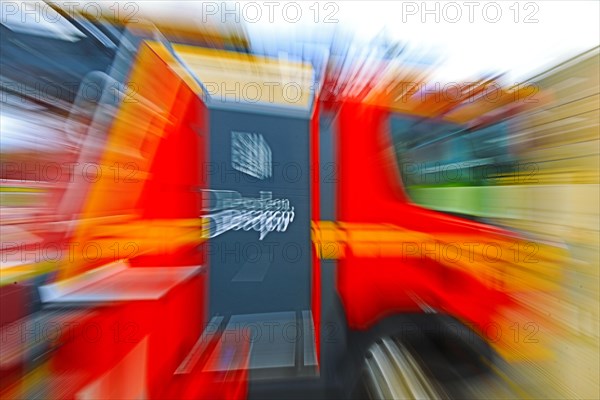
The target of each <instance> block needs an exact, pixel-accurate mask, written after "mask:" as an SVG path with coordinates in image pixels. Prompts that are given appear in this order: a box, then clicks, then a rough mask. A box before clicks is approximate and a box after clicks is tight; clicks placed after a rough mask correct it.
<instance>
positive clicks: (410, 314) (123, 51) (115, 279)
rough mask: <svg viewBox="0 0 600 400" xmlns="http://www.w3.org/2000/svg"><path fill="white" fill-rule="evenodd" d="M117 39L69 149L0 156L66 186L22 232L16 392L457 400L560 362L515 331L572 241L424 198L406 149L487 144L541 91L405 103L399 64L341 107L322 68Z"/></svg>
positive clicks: (12, 230)
mask: <svg viewBox="0 0 600 400" xmlns="http://www.w3.org/2000/svg"><path fill="white" fill-rule="evenodd" d="M96 35H98V34H96ZM107 36H109V35H108V34H107ZM96 37H98V36H96ZM119 37H120V40H119V41H118V43H116V44H115V46H116V47H115V49H114V57H113V58H112V61H111V63H109V64H110V67H107V68H106V69H103V70H98V71H91V72H89V73H87V74H86V75H85V77H84V78H83V79H82V81H81V83H80V84H79V86H78V91H77V96H76V98H75V100H74V102H73V105H72V106H71V107H70V108H69V110H68V111H69V113H68V115H65V117H64V125H63V126H58V127H57V126H48V128H49V129H53V130H55V131H57V132H58V133H57V134H58V135H62V136H61V137H63V138H66V140H67V141H68V143H69V144H70V147H69V148H68V149H62V150H60V151H58V150H56V149H53V150H51V151H49V154H52V155H51V156H48V157H54V158H47V159H45V160H44V162H43V163H42V164H38V165H37V166H36V165H33V164H28V165H27V166H26V167H24V166H23V164H24V163H25V164H27V162H28V161H23V160H29V159H30V158H27V157H29V156H30V155H29V154H25V155H22V154H21V155H18V154H17V155H15V156H14V157H13V158H7V159H6V162H3V164H4V166H3V171H2V173H3V176H2V178H3V179H4V180H10V181H11V182H13V183H14V184H15V185H18V182H19V181H20V182H21V183H22V182H23V181H24V180H26V179H27V178H25V179H24V178H23V173H24V170H25V169H26V170H27V171H29V173H31V171H34V173H38V174H42V172H41V171H45V172H43V174H45V175H44V176H45V177H48V176H49V175H48V174H50V172H48V171H49V167H48V165H50V164H49V163H51V162H52V163H55V164H56V165H57V166H58V167H57V168H58V169H57V172H56V174H58V173H59V172H60V176H61V177H62V179H61V182H60V185H59V184H54V185H51V184H47V186H53V189H52V190H51V191H50V192H49V195H48V197H49V198H50V200H51V201H50V202H49V203H48V204H50V205H51V210H50V211H49V212H46V213H44V212H41V211H40V212H38V213H37V214H35V215H34V216H33V217H34V218H35V219H34V221H35V224H29V225H27V224H25V225H4V223H3V246H2V257H3V259H2V262H3V268H2V285H3V286H2V296H3V302H2V314H3V321H2V338H3V339H2V340H3V346H2V347H3V351H2V353H3V355H2V371H3V378H2V387H1V390H2V393H3V394H2V397H3V398H5V396H6V398H25V397H27V398H28V397H36V396H38V397H48V398H79V399H91V398H156V399H160V398H211V399H212V398H228V399H229V398H246V397H248V396H250V397H289V396H290V394H293V393H297V395H298V396H300V397H305V396H306V395H307V394H312V395H316V396H320V397H326V396H330V397H354V396H356V397H361V396H364V395H368V396H370V397H373V398H403V397H407V396H413V397H414V396H416V397H431V398H437V397H461V396H467V395H468V394H467V393H465V392H463V391H461V390H463V389H461V387H460V385H458V384H457V382H460V380H461V379H471V378H472V379H476V377H477V376H478V375H480V374H490V371H492V370H495V371H499V370H503V368H504V367H503V365H504V364H503V363H505V362H506V361H508V360H513V359H518V358H523V357H524V356H527V357H538V356H539V357H544V356H545V353H544V351H545V349H544V346H543V343H542V342H539V343H538V342H537V340H538V339H539V337H541V335H542V334H543V332H539V333H537V332H533V330H532V331H530V332H529V333H530V334H531V333H532V332H533V334H532V336H531V341H530V342H525V343H526V344H527V345H526V346H524V345H523V342H522V341H518V342H515V341H514V340H512V339H513V336H512V333H511V332H512V331H511V327H513V329H514V326H515V324H518V326H520V327H525V329H528V328H527V327H528V326H529V325H527V324H528V323H529V324H531V319H529V316H530V314H529V311H530V310H529V309H528V307H527V300H528V298H529V297H528V296H530V295H531V294H532V293H537V292H539V291H548V292H551V291H553V290H556V284H555V282H556V280H557V276H559V275H560V261H561V259H562V258H563V257H564V253H565V251H564V248H562V247H560V246H556V245H555V244H551V243H548V242H545V241H541V240H536V239H534V238H531V237H528V236H525V235H524V234H521V233H518V232H516V231H514V230H509V229H505V228H501V227H498V226H494V225H490V224H486V223H484V222H482V221H474V220H469V219H466V218H464V217H461V216H458V215H452V214H450V213H442V212H439V211H433V210H430V209H426V208H424V207H422V206H419V205H416V204H415V203H414V202H413V201H411V199H410V196H409V194H408V192H407V191H406V189H405V186H404V183H403V182H404V181H403V175H402V173H403V172H404V175H406V171H407V170H406V169H404V167H405V166H406V165H408V164H407V162H408V161H410V160H404V159H403V155H404V154H408V153H405V152H404V150H403V149H406V148H407V146H409V147H410V148H415V147H417V148H418V146H421V145H423V144H424V143H426V142H428V141H431V140H436V138H439V137H441V136H445V135H454V136H457V137H464V138H469V137H474V136H476V135H477V134H478V133H479V132H481V130H482V129H485V127H486V126H489V125H490V122H489V121H480V120H477V117H479V116H482V115H488V114H489V113H490V112H491V111H493V110H496V111H498V112H499V113H500V114H501V113H502V112H511V110H512V109H511V107H514V104H515V101H514V99H517V98H522V97H523V96H527V95H526V94H524V93H523V92H518V94H520V95H519V96H515V95H514V91H515V90H516V91H519V90H524V89H522V88H516V89H514V88H513V89H506V88H505V89H501V90H502V91H501V94H502V95H503V97H502V101H498V102H489V101H486V98H485V96H481V94H482V93H483V92H485V90H488V89H489V88H490V87H491V83H492V81H491V80H490V81H485V80H483V81H480V82H477V83H473V84H471V86H469V90H465V91H464V93H462V94H460V95H459V97H458V98H454V99H442V100H440V99H439V98H435V97H429V98H424V99H419V98H418V96H413V97H410V99H409V100H408V101H397V99H398V90H400V89H399V88H400V87H404V86H403V85H400V84H399V83H398V81H399V80H401V79H399V77H398V75H397V72H396V75H394V74H393V73H391V72H390V71H389V69H388V70H386V71H387V75H385V74H384V75H380V74H374V77H373V79H372V80H370V81H367V82H366V83H365V85H364V87H362V88H354V89H353V90H349V91H344V89H343V88H344V87H348V86H351V81H350V78H347V80H346V81H344V80H343V79H342V78H341V77H340V76H338V75H336V74H335V71H329V72H328V73H326V74H321V75H319V74H317V73H316V72H317V71H315V69H314V68H313V66H312V65H310V64H309V63H304V62H298V61H294V60H281V59H275V58H271V57H267V56H259V55H254V54H248V53H246V52H240V51H232V50H231V49H227V48H221V49H214V48H212V49H211V48H206V47H202V46H199V45H198V44H189V43H188V44H182V43H177V42H175V41H173V40H169V39H167V38H166V37H165V36H163V35H162V34H161V32H160V31H158V30H156V29H154V28H150V27H147V26H145V25H140V26H134V27H132V28H129V29H127V30H123V32H122V33H121V35H120V36H119ZM103 60H104V58H103ZM384 62H385V61H382V70H384V69H385V68H384V67H385V65H384ZM392 72H393V71H392ZM405 78H406V79H411V80H412V79H415V78H414V76H413V75H410V74H408V75H406V76H405ZM394 82H396V86H395V87H392V89H390V84H392V83H394ZM334 86H335V87H337V88H342V89H341V90H338V89H336V90H331V88H332V87H334ZM91 88H93V89H95V90H96V92H95V93H97V95H94V96H93V97H92V96H90V95H89V93H88V92H89V91H90V89H91ZM511 90H512V91H511ZM478 95H479V96H478ZM30 100H31V99H30ZM466 100H469V101H466ZM3 129H4V127H3ZM419 135H421V136H419ZM413 141H414V143H413ZM44 154H46V153H44ZM19 157H21V158H19ZM38 159H40V158H39V154H38ZM32 165H33V166H32ZM40 165H41V166H40ZM52 165H53V167H54V164H52ZM411 165H412V166H414V165H418V164H411ZM36 168H38V169H36ZM44 168H45V169H44ZM403 169H404V170H403ZM35 171H37V172H35ZM411 172H415V170H411ZM420 172H422V171H419V173H420ZM52 176H56V175H52ZM46 180H48V179H46ZM43 185H44V183H41V184H40V186H43ZM23 186H26V185H23ZM3 218H4V216H3ZM5 226H6V227H7V228H5ZM5 234H6V236H5ZM52 251H54V253H51V252H52ZM50 253H51V254H53V256H49V255H48V254H50ZM54 254H58V255H54ZM7 313H8V314H7ZM531 326H532V329H534V328H535V327H538V328H539V326H538V325H535V326H534V325H531ZM535 335H538V336H535ZM534 339H535V340H534ZM536 343H537V344H536ZM492 375H493V376H495V378H494V379H498V380H499V381H501V379H500V378H498V377H499V376H505V375H503V374H502V373H496V374H492ZM503 385H504V386H505V387H506V388H504V389H503V390H510V389H508V388H507V387H508V385H506V382H504V383H503ZM504 386H503V387H504ZM471 395H473V394H471Z"/></svg>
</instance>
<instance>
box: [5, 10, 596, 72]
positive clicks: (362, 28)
mask: <svg viewBox="0 0 600 400" xmlns="http://www.w3.org/2000/svg"><path fill="white" fill-rule="evenodd" d="M11 3H14V2H11ZM57 3H59V4H61V3H62V2H61V1H57ZM67 3H70V4H74V3H75V4H80V5H82V7H86V4H89V5H90V7H91V8H89V9H88V11H91V12H93V11H94V9H95V7H97V5H99V4H100V5H102V6H103V7H105V11H104V12H107V13H109V14H112V13H115V12H119V14H120V15H132V14H133V15H136V16H137V15H140V16H142V17H144V16H148V17H150V18H151V19H153V18H158V19H173V20H177V21H181V23H183V24H197V25H200V24H203V23H207V21H208V22H209V23H210V24H211V25H213V26H219V25H223V24H222V23H221V21H222V20H223V19H226V20H227V21H228V22H233V21H234V20H235V19H236V18H237V19H238V21H241V23H242V24H243V25H244V26H245V29H246V31H247V33H248V35H249V37H250V40H251V43H255V44H258V43H265V41H267V42H268V41H274V40H275V41H277V40H278V41H280V42H281V41H284V42H285V41H287V42H293V41H295V40H297V39H303V38H304V39H306V38H311V37H317V36H324V35H325V36H326V35H330V34H331V32H333V30H334V29H342V30H345V31H351V32H354V33H355V35H356V36H355V40H356V39H359V40H364V41H368V40H369V39H370V38H372V37H374V36H375V35H377V34H378V33H380V32H381V31H382V30H383V29H385V30H386V32H387V34H388V35H389V36H390V37H391V38H393V39H395V40H400V41H402V42H405V43H407V44H408V46H409V48H410V49H411V50H413V51H416V52H418V53H424V52H428V51H429V49H432V50H433V52H430V54H431V53H433V54H439V55H444V62H443V63H442V64H440V65H439V68H437V70H436V76H435V78H436V79H438V80H442V81H444V80H445V81H456V80H467V79H469V78H476V77H478V76H480V74H482V73H489V72H507V75H506V76H505V79H506V80H508V81H512V80H514V81H515V82H516V81H517V80H519V79H520V78H526V77H528V76H531V75H532V74H533V73H535V72H538V71H540V70H542V69H544V68H547V67H549V66H552V65H554V64H557V63H558V62H560V61H561V60H564V59H565V58H567V57H569V56H572V55H575V54H577V53H580V52H582V51H585V50H588V49H590V48H592V47H595V46H598V45H599V44H600V22H599V20H600V1H598V0H588V1H569V0H564V1H550V0H545V1H526V0H524V1H519V2H517V1H516V0H497V1H496V2H490V1H470V0H465V1H454V2H448V1H431V0H429V1H426V2H424V1H368V0H364V1H339V2H331V1H320V2H318V3H317V2H316V1H314V0H308V1H297V2H289V1H228V2H223V1H193V0H179V1H137V2H131V1H112V0H111V1H105V2H100V1H83V2H65V4H67ZM225 3H227V5H225ZM469 4H473V5H472V6H470V5H469ZM296 5H297V6H298V7H299V9H300V12H301V17H300V18H299V20H298V21H297V22H291V19H293V18H294V17H295V16H296ZM134 6H135V7H134ZM71 7H72V6H71ZM435 7H437V12H435V11H434V13H432V14H427V15H426V14H425V13H424V11H426V10H425V9H427V10H435ZM486 7H487V8H486ZM3 8H4V7H3ZM136 8H137V9H136ZM484 8H486V9H487V12H484ZM495 8H498V9H499V10H500V11H501V15H499V16H498V21H497V22H495V23H492V22H490V20H491V19H494V18H496V12H495ZM284 9H285V10H287V14H286V13H284ZM517 9H518V15H516V10H517ZM227 10H229V11H230V12H229V13H228V12H227ZM317 10H318V14H317V13H316V11H317ZM457 10H460V12H461V17H460V19H459V20H458V22H456V23H450V22H448V21H445V20H444V19H445V18H444V16H446V17H447V18H450V19H452V18H456V11H457ZM257 11H258V13H260V17H259V18H257V17H256V16H257ZM411 11H412V13H411ZM470 12H471V13H472V18H473V22H470V21H469V17H470V15H469V13H470ZM328 15H329V16H330V19H331V21H329V23H327V22H325V20H326V17H327V16H328ZM286 16H287V17H286ZM436 16H438V17H439V18H440V20H439V22H437V23H436V21H435V17H436ZM527 16H529V17H530V20H533V21H537V22H532V23H525V22H524V21H525V20H526V19H527ZM269 17H271V20H270V18H269ZM315 18H316V19H317V20H318V23H315ZM422 18H426V19H425V22H422ZM486 18H487V20H486ZM515 18H516V20H517V22H515ZM253 20H254V21H253ZM255 20H257V21H255ZM507 83H508V82H507Z"/></svg>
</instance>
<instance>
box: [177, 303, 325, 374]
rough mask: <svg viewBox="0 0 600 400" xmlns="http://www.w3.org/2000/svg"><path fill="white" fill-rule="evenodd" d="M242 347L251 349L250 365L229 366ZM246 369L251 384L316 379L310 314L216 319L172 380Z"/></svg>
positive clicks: (248, 315) (314, 346)
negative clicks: (195, 373) (198, 370)
mask: <svg viewBox="0 0 600 400" xmlns="http://www.w3.org/2000/svg"><path fill="white" fill-rule="evenodd" d="M241 344H243V345H247V346H240V345H241ZM240 347H242V348H244V347H245V348H248V349H249V355H248V356H249V360H246V361H247V362H245V363H244V362H239V363H238V362H236V363H234V364H232V361H231V360H232V356H231V354H232V351H235V350H234V349H239V348H240ZM238 359H239V358H238ZM245 367H247V368H248V369H249V373H250V374H249V378H250V380H251V381H256V380H261V381H262V380H280V379H290V378H300V377H304V378H306V377H313V376H317V375H318V363H317V355H316V344H315V335H314V325H313V320H312V313H311V312H310V311H308V310H304V311H285V312H273V313H261V314H239V315H232V316H231V317H230V318H228V319H226V318H225V317H223V316H215V317H213V318H212V319H211V320H210V322H209V323H208V325H207V327H206V328H205V330H204V332H203V333H202V335H201V336H200V338H199V339H198V341H197V342H196V344H195V345H194V347H193V348H192V350H191V351H190V353H189V354H188V355H187V356H186V357H185V359H184V360H183V362H182V363H181V365H180V366H179V367H178V368H177V370H176V372H175V374H176V375H182V374H189V373H191V372H192V370H194V369H195V368H201V369H202V370H203V371H211V372H223V371H228V370H234V369H237V368H245Z"/></svg>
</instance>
